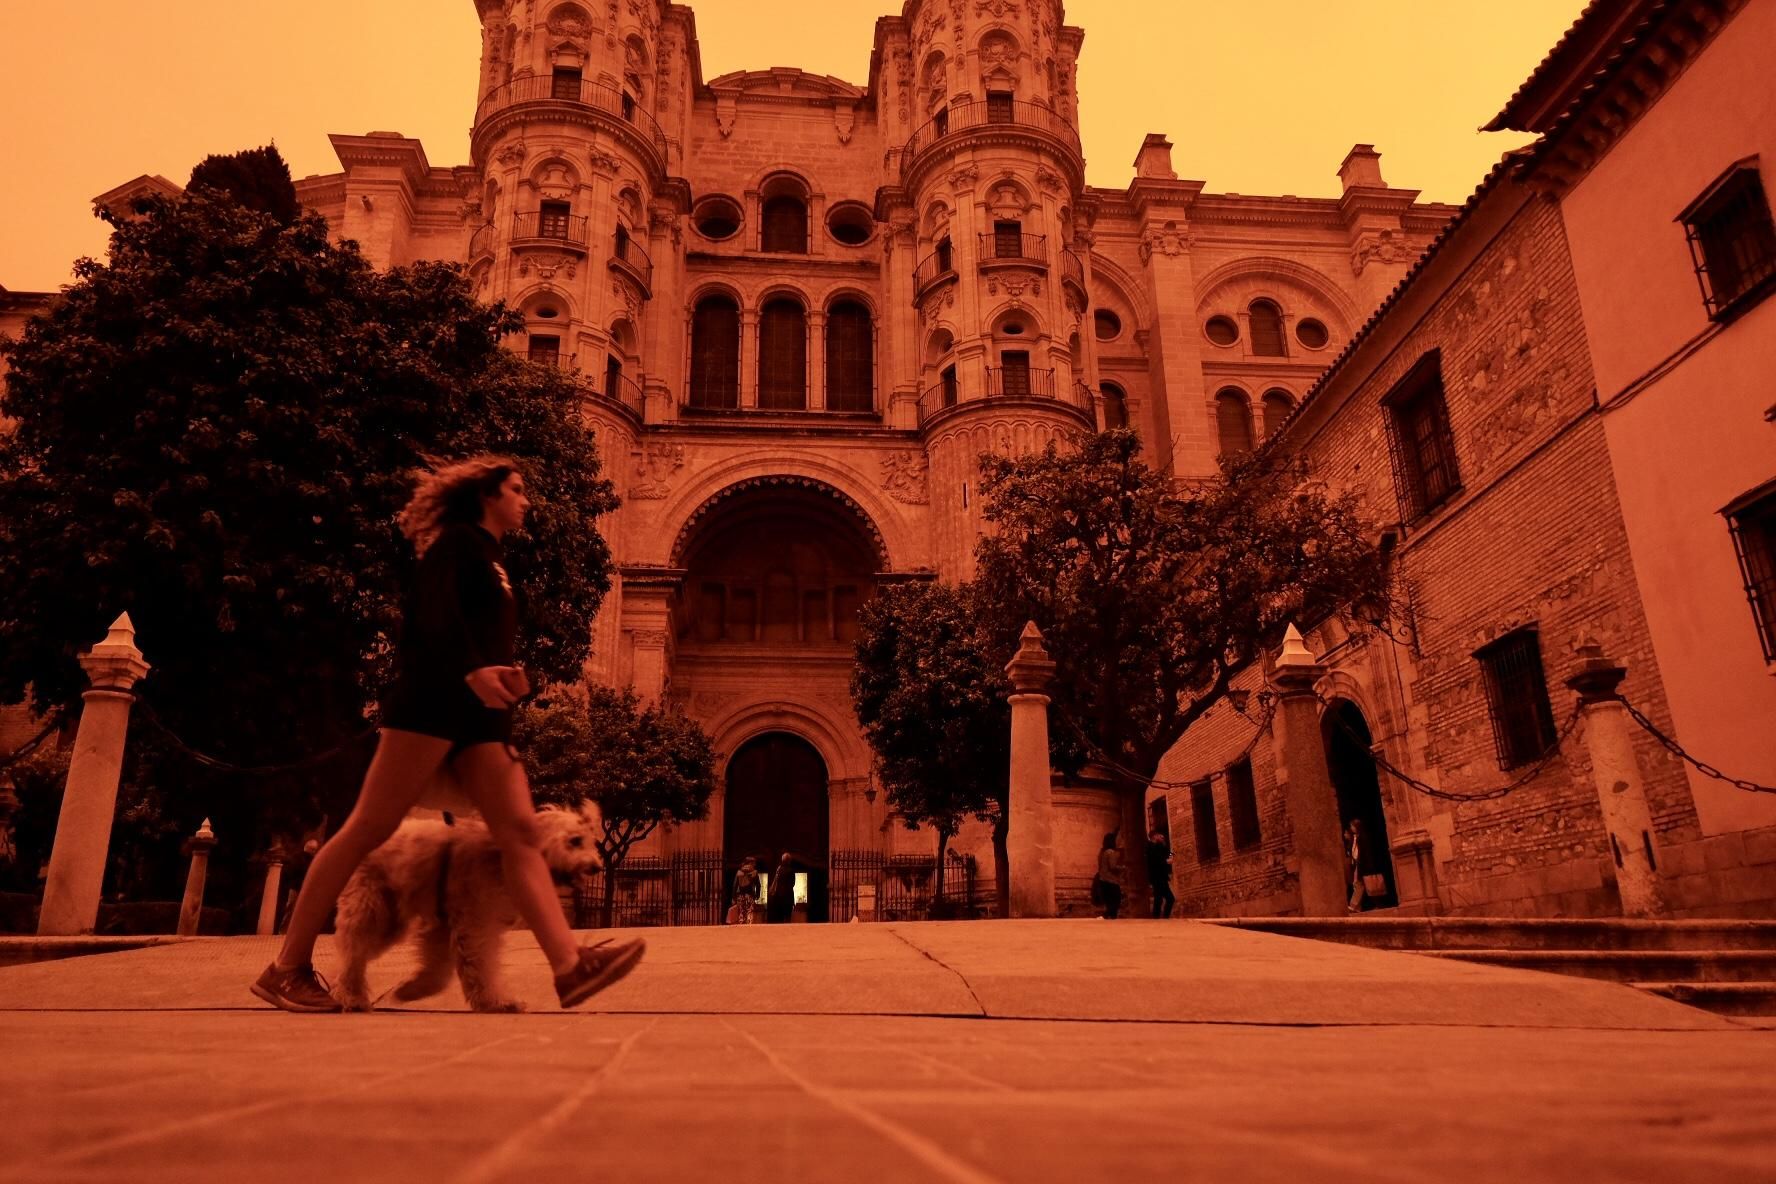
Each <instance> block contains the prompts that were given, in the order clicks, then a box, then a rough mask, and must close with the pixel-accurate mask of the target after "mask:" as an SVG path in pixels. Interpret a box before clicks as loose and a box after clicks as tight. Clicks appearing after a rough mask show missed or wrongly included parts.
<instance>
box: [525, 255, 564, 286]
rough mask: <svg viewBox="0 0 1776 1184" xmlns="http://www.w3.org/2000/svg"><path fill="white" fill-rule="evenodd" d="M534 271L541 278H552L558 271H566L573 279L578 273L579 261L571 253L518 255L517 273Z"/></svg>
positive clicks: (527, 273) (526, 273)
mask: <svg viewBox="0 0 1776 1184" xmlns="http://www.w3.org/2000/svg"><path fill="white" fill-rule="evenodd" d="M533 271H534V272H536V275H537V278H538V279H541V280H552V279H554V278H555V273H556V272H558V271H565V272H567V278H568V279H570V280H571V279H573V278H574V276H575V275H577V274H578V273H579V261H578V260H577V259H575V258H574V257H573V256H572V255H532V254H529V253H523V254H520V255H519V256H518V274H519V275H525V276H527V275H529V274H530V273H531V272H533Z"/></svg>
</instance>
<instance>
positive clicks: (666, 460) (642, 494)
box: [629, 440, 685, 501]
mask: <svg viewBox="0 0 1776 1184" xmlns="http://www.w3.org/2000/svg"><path fill="white" fill-rule="evenodd" d="M684 462H685V448H684V445H683V444H668V443H665V442H664V441H660V440H650V441H649V442H648V443H646V444H644V445H642V446H641V447H640V448H638V449H636V451H635V479H634V480H633V481H632V482H630V484H629V496H630V497H632V498H636V499H639V500H643V501H658V500H660V499H661V498H664V497H665V496H666V495H667V494H669V493H671V492H672V478H673V476H674V475H675V474H676V473H677V472H678V471H679V470H680V469H682V468H684Z"/></svg>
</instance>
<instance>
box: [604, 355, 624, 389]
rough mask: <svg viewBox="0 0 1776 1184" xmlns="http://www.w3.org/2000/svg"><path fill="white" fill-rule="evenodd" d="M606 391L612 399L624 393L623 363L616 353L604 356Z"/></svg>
mask: <svg viewBox="0 0 1776 1184" xmlns="http://www.w3.org/2000/svg"><path fill="white" fill-rule="evenodd" d="M604 393H605V397H606V398H611V399H618V398H621V397H622V395H623V363H622V360H621V359H620V358H618V357H617V356H616V355H615V354H606V355H605V356H604Z"/></svg>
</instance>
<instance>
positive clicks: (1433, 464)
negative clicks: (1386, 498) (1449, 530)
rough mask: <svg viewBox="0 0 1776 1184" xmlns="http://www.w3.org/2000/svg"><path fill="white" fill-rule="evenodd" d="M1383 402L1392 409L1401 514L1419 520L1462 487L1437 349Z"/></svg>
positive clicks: (1391, 437)
mask: <svg viewBox="0 0 1776 1184" xmlns="http://www.w3.org/2000/svg"><path fill="white" fill-rule="evenodd" d="M1382 403H1383V405H1384V406H1385V407H1386V408H1387V411H1388V442H1389V444H1391V445H1392V450H1393V460H1394V482H1395V491H1396V492H1397V493H1398V495H1399V498H1400V516H1401V518H1402V519H1403V520H1404V521H1406V522H1414V521H1417V520H1418V519H1420V518H1422V517H1424V516H1425V515H1426V514H1428V513H1430V512H1431V511H1432V510H1434V509H1436V508H1437V507H1438V506H1440V505H1442V504H1443V503H1444V502H1446V501H1448V500H1449V499H1450V498H1451V497H1452V496H1454V494H1455V492H1456V490H1458V489H1460V488H1461V476H1460V474H1459V472H1458V471H1457V470H1456V466H1455V439H1454V437H1453V436H1452V435H1451V434H1450V431H1449V406H1448V404H1447V403H1446V402H1445V401H1444V398H1443V370H1442V361H1441V357H1440V355H1439V354H1438V353H1437V351H1435V350H1433V351H1431V352H1430V353H1428V354H1426V355H1425V356H1424V358H1423V359H1421V360H1420V361H1419V363H1418V365H1416V366H1414V367H1413V368H1412V372H1411V373H1409V374H1408V375H1407V376H1406V377H1405V378H1404V379H1402V380H1401V381H1400V384H1399V385H1398V386H1396V387H1395V388H1394V389H1393V390H1392V391H1391V392H1389V393H1388V395H1387V397H1386V398H1385V399H1383V400H1382Z"/></svg>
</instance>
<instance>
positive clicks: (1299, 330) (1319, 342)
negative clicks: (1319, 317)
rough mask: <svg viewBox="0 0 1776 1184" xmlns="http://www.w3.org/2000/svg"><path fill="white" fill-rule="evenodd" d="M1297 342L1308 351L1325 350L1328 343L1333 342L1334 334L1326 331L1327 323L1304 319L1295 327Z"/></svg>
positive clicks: (1309, 318) (1308, 318)
mask: <svg viewBox="0 0 1776 1184" xmlns="http://www.w3.org/2000/svg"><path fill="white" fill-rule="evenodd" d="M1295 340H1296V341H1299V342H1300V343H1301V344H1302V345H1305V346H1306V347H1307V348H1308V349H1325V348H1326V343H1327V342H1328V341H1330V340H1332V334H1330V333H1328V332H1327V331H1326V326H1325V323H1324V322H1322V321H1316V320H1314V319H1313V318H1312V317H1303V318H1302V319H1301V320H1300V321H1298V322H1296V325H1295Z"/></svg>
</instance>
